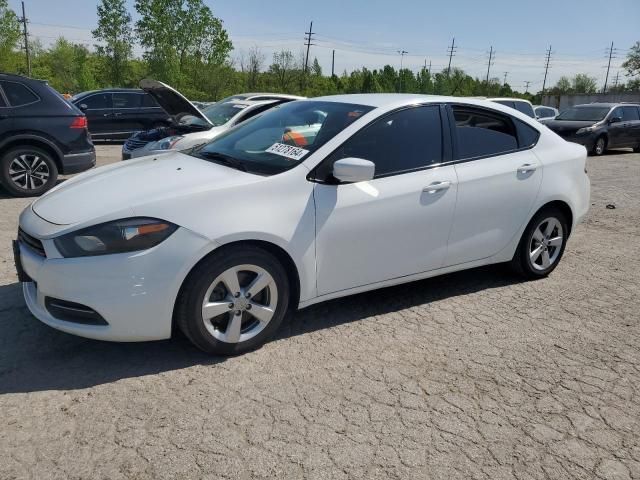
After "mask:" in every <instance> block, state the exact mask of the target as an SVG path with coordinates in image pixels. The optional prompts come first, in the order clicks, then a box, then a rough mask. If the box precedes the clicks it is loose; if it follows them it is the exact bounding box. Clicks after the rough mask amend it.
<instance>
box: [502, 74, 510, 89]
mask: <svg viewBox="0 0 640 480" xmlns="http://www.w3.org/2000/svg"><path fill="white" fill-rule="evenodd" d="M508 74H509V72H504V81H503V82H502V86H503V87H504V86H505V85H506V84H507V75H508Z"/></svg>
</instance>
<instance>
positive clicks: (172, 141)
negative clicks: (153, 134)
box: [147, 135, 184, 150]
mask: <svg viewBox="0 0 640 480" xmlns="http://www.w3.org/2000/svg"><path fill="white" fill-rule="evenodd" d="M183 138H184V137H183V136H182V135H174V136H173V137H167V138H163V139H162V140H158V141H157V142H151V143H149V144H147V150H171V149H172V148H174V147H175V146H176V144H177V143H178V142H179V141H180V140H182V139H183Z"/></svg>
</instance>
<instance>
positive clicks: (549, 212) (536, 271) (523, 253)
mask: <svg viewBox="0 0 640 480" xmlns="http://www.w3.org/2000/svg"><path fill="white" fill-rule="evenodd" d="M546 219H556V220H557V222H558V224H559V225H560V226H561V228H562V235H557V233H556V234H555V236H554V237H553V238H558V237H562V245H560V246H559V247H552V246H550V245H547V244H545V245H541V244H540V243H539V242H538V241H537V240H534V238H533V237H534V233H536V230H537V229H538V227H539V226H541V223H542V222H544V221H545V220H546ZM547 225H548V224H547ZM553 232H558V230H555V229H554V230H553ZM553 235H554V233H552V236H553ZM568 238H569V225H568V224H567V218H566V216H565V215H564V213H562V211H561V210H560V209H558V208H555V207H549V208H545V209H543V210H540V211H539V212H538V213H536V214H535V215H534V217H533V218H532V219H531V221H530V222H529V224H528V225H527V228H526V229H525V230H524V233H523V234H522V238H521V239H520V243H519V244H518V248H517V250H516V253H515V255H514V256H513V259H512V260H511V267H512V269H513V270H514V271H515V272H516V273H518V274H519V275H521V276H523V277H525V278H528V279H537V278H543V277H546V276H547V275H549V274H550V273H551V272H553V270H554V269H555V268H556V267H557V266H558V264H559V263H560V260H561V259H562V255H563V254H564V249H565V246H566V245H567V239H568ZM534 242H535V243H534ZM534 245H536V246H538V247H543V251H542V253H543V254H544V253H545V251H546V252H547V258H553V262H552V263H551V264H550V265H549V266H548V267H546V268H545V267H544V264H543V259H542V258H539V257H538V258H536V261H535V262H534V261H533V260H532V258H531V255H530V252H531V253H532V249H533V247H534ZM545 246H546V248H544V247H545ZM557 248H559V250H556V249H557ZM556 254H557V255H556ZM540 256H542V255H540Z"/></svg>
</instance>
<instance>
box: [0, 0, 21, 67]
mask: <svg viewBox="0 0 640 480" xmlns="http://www.w3.org/2000/svg"><path fill="white" fill-rule="evenodd" d="M19 39H20V23H19V22H18V16H17V15H16V14H15V12H14V11H13V10H11V9H10V8H9V6H8V3H7V0H0V70H5V71H13V70H15V68H16V65H15V63H16V57H15V55H14V49H15V48H16V46H17V45H18V40H19Z"/></svg>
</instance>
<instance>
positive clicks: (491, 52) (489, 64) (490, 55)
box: [487, 45, 493, 95]
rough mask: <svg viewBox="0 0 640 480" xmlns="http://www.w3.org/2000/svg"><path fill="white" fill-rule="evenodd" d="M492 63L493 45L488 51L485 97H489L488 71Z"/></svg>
mask: <svg viewBox="0 0 640 480" xmlns="http://www.w3.org/2000/svg"><path fill="white" fill-rule="evenodd" d="M492 62H493V45H491V48H490V49H489V61H488V62H487V95H489V70H491V63H492Z"/></svg>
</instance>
